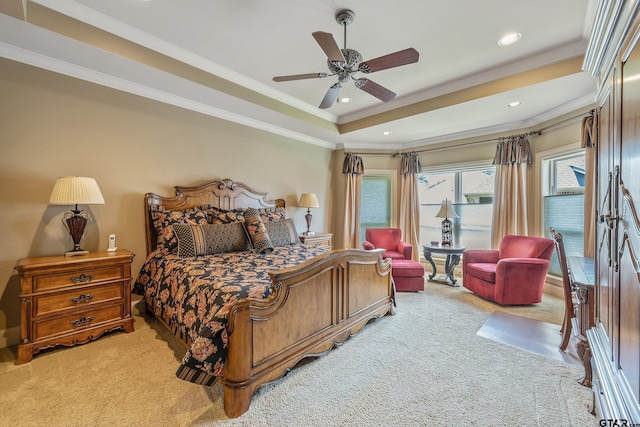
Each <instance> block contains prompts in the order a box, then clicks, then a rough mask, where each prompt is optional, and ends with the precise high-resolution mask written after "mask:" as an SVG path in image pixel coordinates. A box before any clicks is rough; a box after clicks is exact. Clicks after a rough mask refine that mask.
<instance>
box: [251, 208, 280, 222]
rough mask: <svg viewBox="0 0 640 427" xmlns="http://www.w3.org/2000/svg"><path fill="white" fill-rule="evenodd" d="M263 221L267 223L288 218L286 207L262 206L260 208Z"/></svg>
mask: <svg viewBox="0 0 640 427" xmlns="http://www.w3.org/2000/svg"><path fill="white" fill-rule="evenodd" d="M258 213H259V214H260V218H261V219H262V222H264V223H267V222H269V221H280V220H282V219H286V218H287V213H286V212H285V209H284V208H280V207H274V208H260V209H258Z"/></svg>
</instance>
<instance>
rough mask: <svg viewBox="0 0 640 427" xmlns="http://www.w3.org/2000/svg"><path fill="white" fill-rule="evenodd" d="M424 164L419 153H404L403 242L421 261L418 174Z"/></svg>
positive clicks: (401, 200)
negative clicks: (410, 247) (408, 245)
mask: <svg viewBox="0 0 640 427" xmlns="http://www.w3.org/2000/svg"><path fill="white" fill-rule="evenodd" d="M421 171H422V164H420V158H419V157H418V153H416V152H415V151H414V152H411V153H402V159H401V162H400V176H401V178H400V179H401V182H400V229H401V230H402V236H403V240H404V241H405V242H407V243H409V244H410V245H411V246H413V252H412V255H411V258H412V259H413V260H414V261H420V200H419V196H418V173H420V172H421Z"/></svg>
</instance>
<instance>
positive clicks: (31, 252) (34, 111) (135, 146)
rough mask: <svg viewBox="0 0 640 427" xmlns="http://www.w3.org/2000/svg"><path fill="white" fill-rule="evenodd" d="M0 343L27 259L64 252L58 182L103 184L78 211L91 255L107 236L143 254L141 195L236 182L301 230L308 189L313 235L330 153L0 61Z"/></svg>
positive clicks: (13, 319) (322, 213)
mask: <svg viewBox="0 0 640 427" xmlns="http://www.w3.org/2000/svg"><path fill="white" fill-rule="evenodd" d="M0 94H2V95H1V99H2V102H0V153H1V154H0V236H2V237H1V238H0V347H2V346H3V344H4V343H6V342H9V343H10V344H15V343H17V340H18V335H17V334H18V325H19V313H20V311H19V301H18V294H19V281H18V277H17V275H16V272H15V271H14V270H13V267H14V266H15V264H16V261H17V260H18V259H20V258H24V257H32V256H45V255H58V254H62V253H64V252H65V250H69V249H70V248H71V247H72V245H70V238H69V237H68V233H67V232H66V230H65V229H64V228H63V226H62V222H61V219H62V215H63V214H64V212H65V211H67V210H68V209H69V208H70V207H65V206H49V205H48V200H49V195H50V194H51V190H52V189H53V185H54V183H55V181H56V178H57V177H58V176H64V175H78V176H90V177H93V178H95V179H96V180H97V182H98V184H99V186H100V189H101V191H102V194H103V196H104V199H105V202H106V203H105V204H104V205H95V206H83V208H85V210H87V211H88V212H89V213H90V214H91V215H92V216H93V218H94V221H93V222H91V223H90V224H89V225H88V227H87V230H86V238H85V241H84V243H83V247H84V248H85V249H88V250H91V251H95V250H105V249H106V248H107V239H108V237H109V234H111V233H115V234H116V240H117V246H118V247H119V248H124V249H129V250H130V251H132V252H134V253H135V254H136V257H135V260H134V266H133V271H134V274H137V272H138V271H139V269H140V266H141V265H142V262H143V260H144V257H145V240H144V229H143V221H144V216H143V197H144V194H145V193H147V192H155V193H158V194H161V195H166V196H170V195H173V185H191V184H200V183H202V182H204V181H205V180H209V179H217V178H231V179H234V180H236V181H241V182H245V183H247V184H249V185H251V186H253V187H254V188H256V189H258V190H261V191H267V192H268V193H269V196H271V197H273V198H277V197H282V198H284V199H285V200H286V201H287V204H288V206H289V208H288V215H289V216H290V217H292V218H294V220H295V222H296V225H297V227H298V229H299V230H301V231H302V230H304V229H306V223H305V220H304V215H305V213H306V210H305V209H299V208H296V204H297V200H298V198H299V196H300V194H301V193H303V192H304V193H306V192H314V193H316V194H317V195H318V199H319V201H320V205H321V208H319V209H314V210H313V228H314V229H315V230H325V229H327V226H328V225H327V220H326V217H327V212H329V210H330V205H329V203H328V195H329V191H328V189H329V185H330V176H331V169H330V162H331V150H329V149H326V148H321V147H317V146H313V145H309V144H303V143H299V142H295V141H292V140H287V139H285V138H282V137H278V136H276V135H272V134H269V133H265V132H261V131H257V130H254V129H250V128H247V127H243V126H239V125H236V124H233V123H230V122H225V121H222V120H218V119H215V118H212V117H208V116H205V115H202V114H198V113H193V112H190V111H186V110H182V109H179V108H175V107H171V106H168V105H164V104H161V103H158V102H154V101H150V100H147V99H143V98H140V97H137V96H133V95H129V94H125V93H122V92H119V91H116V90H112V89H107V88H103V87H101V86H97V85H94V84H91V83H86V82H82V81H78V80H75V79H72V78H68V77H65V76H61V75H57V74H54V73H51V72H48V71H43V70H40V69H36V68H33V67H30V66H26V65H22V64H19V63H15V62H12V61H8V60H0Z"/></svg>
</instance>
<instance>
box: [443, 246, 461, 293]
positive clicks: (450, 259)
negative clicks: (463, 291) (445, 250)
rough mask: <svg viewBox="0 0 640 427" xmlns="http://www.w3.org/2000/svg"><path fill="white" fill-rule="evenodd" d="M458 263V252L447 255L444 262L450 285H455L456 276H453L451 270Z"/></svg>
mask: <svg viewBox="0 0 640 427" xmlns="http://www.w3.org/2000/svg"><path fill="white" fill-rule="evenodd" d="M459 263H460V255H458V254H451V255H447V262H446V264H445V271H446V273H447V277H448V278H449V282H450V284H451V286H457V285H456V278H455V277H454V276H453V272H454V270H455V268H456V265H458V264H459Z"/></svg>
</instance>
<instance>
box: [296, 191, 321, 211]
mask: <svg viewBox="0 0 640 427" xmlns="http://www.w3.org/2000/svg"><path fill="white" fill-rule="evenodd" d="M298 206H299V207H301V208H319V207H320V204H319V203H318V198H317V197H316V195H315V194H314V193H303V194H302V195H301V196H300V202H298Z"/></svg>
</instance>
